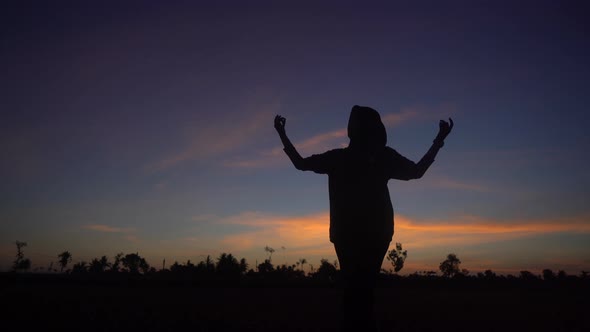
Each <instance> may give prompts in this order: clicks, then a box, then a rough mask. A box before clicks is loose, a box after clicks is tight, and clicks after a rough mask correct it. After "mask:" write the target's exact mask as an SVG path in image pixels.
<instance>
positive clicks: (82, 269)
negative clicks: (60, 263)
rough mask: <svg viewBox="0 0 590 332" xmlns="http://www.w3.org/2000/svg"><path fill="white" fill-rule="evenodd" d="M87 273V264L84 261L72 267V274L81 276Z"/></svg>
mask: <svg viewBox="0 0 590 332" xmlns="http://www.w3.org/2000/svg"><path fill="white" fill-rule="evenodd" d="M86 272H88V263H86V262H85V261H81V262H78V263H76V264H74V266H73V267H72V274H81V273H86Z"/></svg>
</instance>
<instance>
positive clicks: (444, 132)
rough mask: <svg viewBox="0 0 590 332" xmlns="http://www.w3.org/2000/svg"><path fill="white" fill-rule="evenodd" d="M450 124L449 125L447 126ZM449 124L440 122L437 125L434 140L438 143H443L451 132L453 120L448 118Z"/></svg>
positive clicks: (443, 121)
mask: <svg viewBox="0 0 590 332" xmlns="http://www.w3.org/2000/svg"><path fill="white" fill-rule="evenodd" d="M449 122H450V124H449ZM449 122H446V121H445V120H440V122H439V124H438V127H439V128H438V135H436V140H438V141H444V140H445V138H447V136H448V135H449V133H450V132H451V130H453V126H454V123H453V119H451V118H449Z"/></svg>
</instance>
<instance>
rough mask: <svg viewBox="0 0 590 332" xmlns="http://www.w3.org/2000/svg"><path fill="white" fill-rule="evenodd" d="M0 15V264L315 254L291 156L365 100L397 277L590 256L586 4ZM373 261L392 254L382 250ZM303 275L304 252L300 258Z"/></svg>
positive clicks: (319, 233)
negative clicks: (289, 150)
mask: <svg viewBox="0 0 590 332" xmlns="http://www.w3.org/2000/svg"><path fill="white" fill-rule="evenodd" d="M1 6H2V8H1V10H0V12H2V14H0V15H1V16H2V19H1V20H0V22H1V23H0V25H1V31H0V36H1V38H0V72H1V73H2V75H1V76H0V112H1V120H0V153H1V155H2V158H0V183H1V186H0V270H8V269H10V267H11V264H12V261H13V260H14V257H15V254H16V246H15V241H17V240H18V241H25V242H27V244H28V245H27V247H25V248H24V253H25V257H28V258H30V259H31V260H32V266H33V269H40V268H47V266H48V265H49V264H50V263H51V262H57V255H58V254H59V253H61V252H63V251H65V250H68V251H70V252H71V253H72V255H73V261H74V262H79V261H87V262H88V261H90V260H91V259H92V258H94V257H100V256H102V255H106V256H108V257H111V259H112V257H113V256H114V255H115V254H116V253H119V252H124V253H132V252H138V253H139V254H140V255H141V256H143V257H145V258H146V259H147V261H148V263H150V264H151V265H153V266H155V267H157V268H160V267H161V266H162V264H163V261H164V260H166V262H167V264H168V265H170V264H171V263H172V262H174V261H178V262H180V263H184V262H186V261H187V260H191V261H192V262H197V261H200V260H202V259H204V258H205V257H206V256H207V255H211V256H212V257H213V258H215V257H217V256H219V254H220V253H222V252H230V253H232V254H233V255H235V256H237V257H239V258H241V257H245V258H246V259H247V260H248V262H249V263H250V265H251V267H253V266H254V264H255V262H259V263H260V262H262V261H263V260H264V259H266V258H268V253H267V252H265V251H264V247H265V246H270V247H272V248H274V249H275V252H274V253H273V256H272V262H273V263H275V264H283V263H288V264H294V263H295V262H296V261H297V260H298V259H300V258H306V259H307V261H308V262H309V263H310V264H312V265H315V266H316V267H317V266H319V262H320V259H322V258H326V259H328V260H330V261H333V260H335V259H336V255H335V252H334V248H333V246H332V244H331V243H330V242H329V238H328V223H329V205H328V204H329V201H328V186H327V184H328V178H327V176H326V175H318V174H315V173H313V172H301V171H297V170H296V169H295V168H294V167H293V166H292V165H291V164H290V162H289V160H288V158H287V157H286V155H285V154H284V152H283V151H282V145H281V142H280V140H279V138H278V135H277V134H276V132H275V131H274V128H273V119H274V116H275V115H276V114H280V115H282V116H284V117H286V118H287V123H286V129H287V134H288V135H289V137H290V138H291V140H292V141H293V142H294V144H295V146H296V147H297V148H298V149H299V151H300V153H301V154H302V155H304V156H308V155H311V154H314V153H321V152H324V151H327V150H329V149H333V148H339V147H344V146H346V145H347V144H348V138H347V136H346V126H347V121H348V116H349V113H350V109H351V108H352V106H353V105H363V106H369V107H373V108H375V109H376V110H378V111H379V112H380V114H381V117H382V119H383V121H384V123H385V125H386V128H387V132H388V145H389V146H391V147H393V148H394V149H396V150H397V151H398V152H400V153H401V154H402V155H404V156H406V157H407V158H409V159H411V160H414V161H418V160H419V159H420V158H421V157H422V155H423V154H424V153H425V152H426V151H427V150H428V148H429V147H430V144H431V142H432V140H433V139H434V137H435V136H436V134H437V131H438V121H439V120H440V119H447V118H449V117H452V118H453V120H454V122H455V127H454V129H453V131H452V133H451V134H450V135H449V137H448V138H447V140H446V143H445V146H444V147H443V148H442V149H441V151H440V152H439V154H438V156H437V158H436V161H435V163H434V164H433V165H432V166H431V168H430V169H429V170H428V172H427V173H426V175H425V176H424V177H423V178H422V179H419V180H412V181H407V182H404V181H396V180H392V181H390V182H389V184H388V186H389V190H390V193H391V197H392V202H393V206H394V210H395V235H394V238H393V240H392V245H391V246H390V248H394V244H395V243H396V242H400V243H402V244H403V248H404V249H406V250H407V251H408V258H407V261H406V265H405V267H404V269H403V270H402V274H403V273H411V272H415V271H424V270H438V265H439V263H440V262H441V261H443V260H444V259H445V257H446V255H447V254H449V253H455V254H457V256H458V257H459V258H460V259H461V261H462V264H461V267H462V268H466V269H468V270H470V271H472V272H477V271H483V270H486V269H492V270H494V271H497V272H499V273H511V274H518V271H521V270H530V271H533V272H535V273H540V271H541V270H542V269H544V268H551V269H554V270H565V271H566V272H568V273H571V274H578V273H580V271H582V270H586V271H588V270H590V205H589V204H588V198H589V197H590V189H589V188H590V173H589V172H588V164H589V162H590V158H589V157H588V151H590V134H589V132H588V123H589V122H590V121H589V120H590V116H589V115H588V114H589V110H588V106H589V105H590V82H589V81H588V77H590V62H589V61H588V59H590V42H589V39H588V38H587V33H588V31H590V30H589V28H590V27H589V23H588V20H587V19H586V18H587V17H588V14H589V11H588V7H587V5H584V4H583V2H575V1H567V2H565V1H564V2H558V1H519V2H517V3H515V2H512V1H445V2H438V1H433V2H426V1H425V2H421V1H418V2H412V5H408V4H407V3H406V2H402V1H400V2H397V1H388V2H370V1H362V2H361V1H358V2H353V1H313V2H312V1H309V2H308V1H284V2H283V1H281V2H276V1H275V2H271V1H265V2H262V1H248V2H243V1H219V2H215V3H213V2H205V1H203V2H198V1H196V2H188V1H187V2H185V1H170V2H166V3H164V2H155V1H154V2H149V1H143V2H125V4H121V3H119V2H108V1H106V2H105V1H100V2H74V1H72V2H67V1H64V2H58V3H55V2H34V1H33V2H24V3H23V2H18V3H8V2H7V3H3V4H2V5H1ZM383 267H384V268H391V265H389V263H388V262H387V261H384V263H383ZM305 269H306V270H308V271H309V269H310V266H306V267H305Z"/></svg>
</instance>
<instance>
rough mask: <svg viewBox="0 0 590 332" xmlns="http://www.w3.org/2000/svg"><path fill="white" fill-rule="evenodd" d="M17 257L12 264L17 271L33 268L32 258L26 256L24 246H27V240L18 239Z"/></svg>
mask: <svg viewBox="0 0 590 332" xmlns="http://www.w3.org/2000/svg"><path fill="white" fill-rule="evenodd" d="M15 244H16V259H15V260H14V263H13V265H12V269H13V270H14V271H15V272H16V271H19V270H20V271H27V270H28V269H30V268H31V260H30V259H28V258H25V254H24V253H23V248H24V247H26V246H27V243H26V242H21V241H16V243H15Z"/></svg>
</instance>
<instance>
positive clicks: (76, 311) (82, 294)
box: [0, 275, 590, 331]
mask: <svg viewBox="0 0 590 332" xmlns="http://www.w3.org/2000/svg"><path fill="white" fill-rule="evenodd" d="M0 280H1V288H0V298H1V301H2V307H3V308H4V309H3V310H2V317H3V319H2V325H3V326H4V327H8V326H13V327H15V328H19V329H20V330H33V329H53V328H59V329H66V330H77V331H121V330H137V331H180V330H190V331H337V330H339V329H340V320H341V316H340V314H339V301H340V291H339V289H338V288H337V287H335V286H334V285H333V284H332V283H330V282H297V283H270V284H269V283H266V284H265V283H264V282H260V281H258V282H256V283H243V282H240V283H231V282H229V283H228V282H225V283H211V284H208V285H207V286H205V285H204V284H203V283H195V282H192V281H186V280H185V281H178V280H146V279H129V278H126V279H122V278H117V280H97V279H91V278H82V279H80V278H71V277H66V276H49V275H46V276H43V275H37V276H31V275H29V276H18V275H2V276H1V278H0ZM589 295H590V292H589V288H588V282H587V281H580V280H578V281H575V282H568V283H553V284H549V283H543V282H524V281H512V282H506V281H502V282H499V281H494V282H490V281H483V280H463V281H457V280H440V279H438V280H427V279H424V280H406V279H395V280H387V281H386V282H385V281H383V282H381V286H380V287H379V288H378V289H377V290H376V302H377V303H376V311H377V312H376V317H377V320H378V326H379V328H380V331H590V319H589V316H590V310H589V309H590V297H589Z"/></svg>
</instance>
